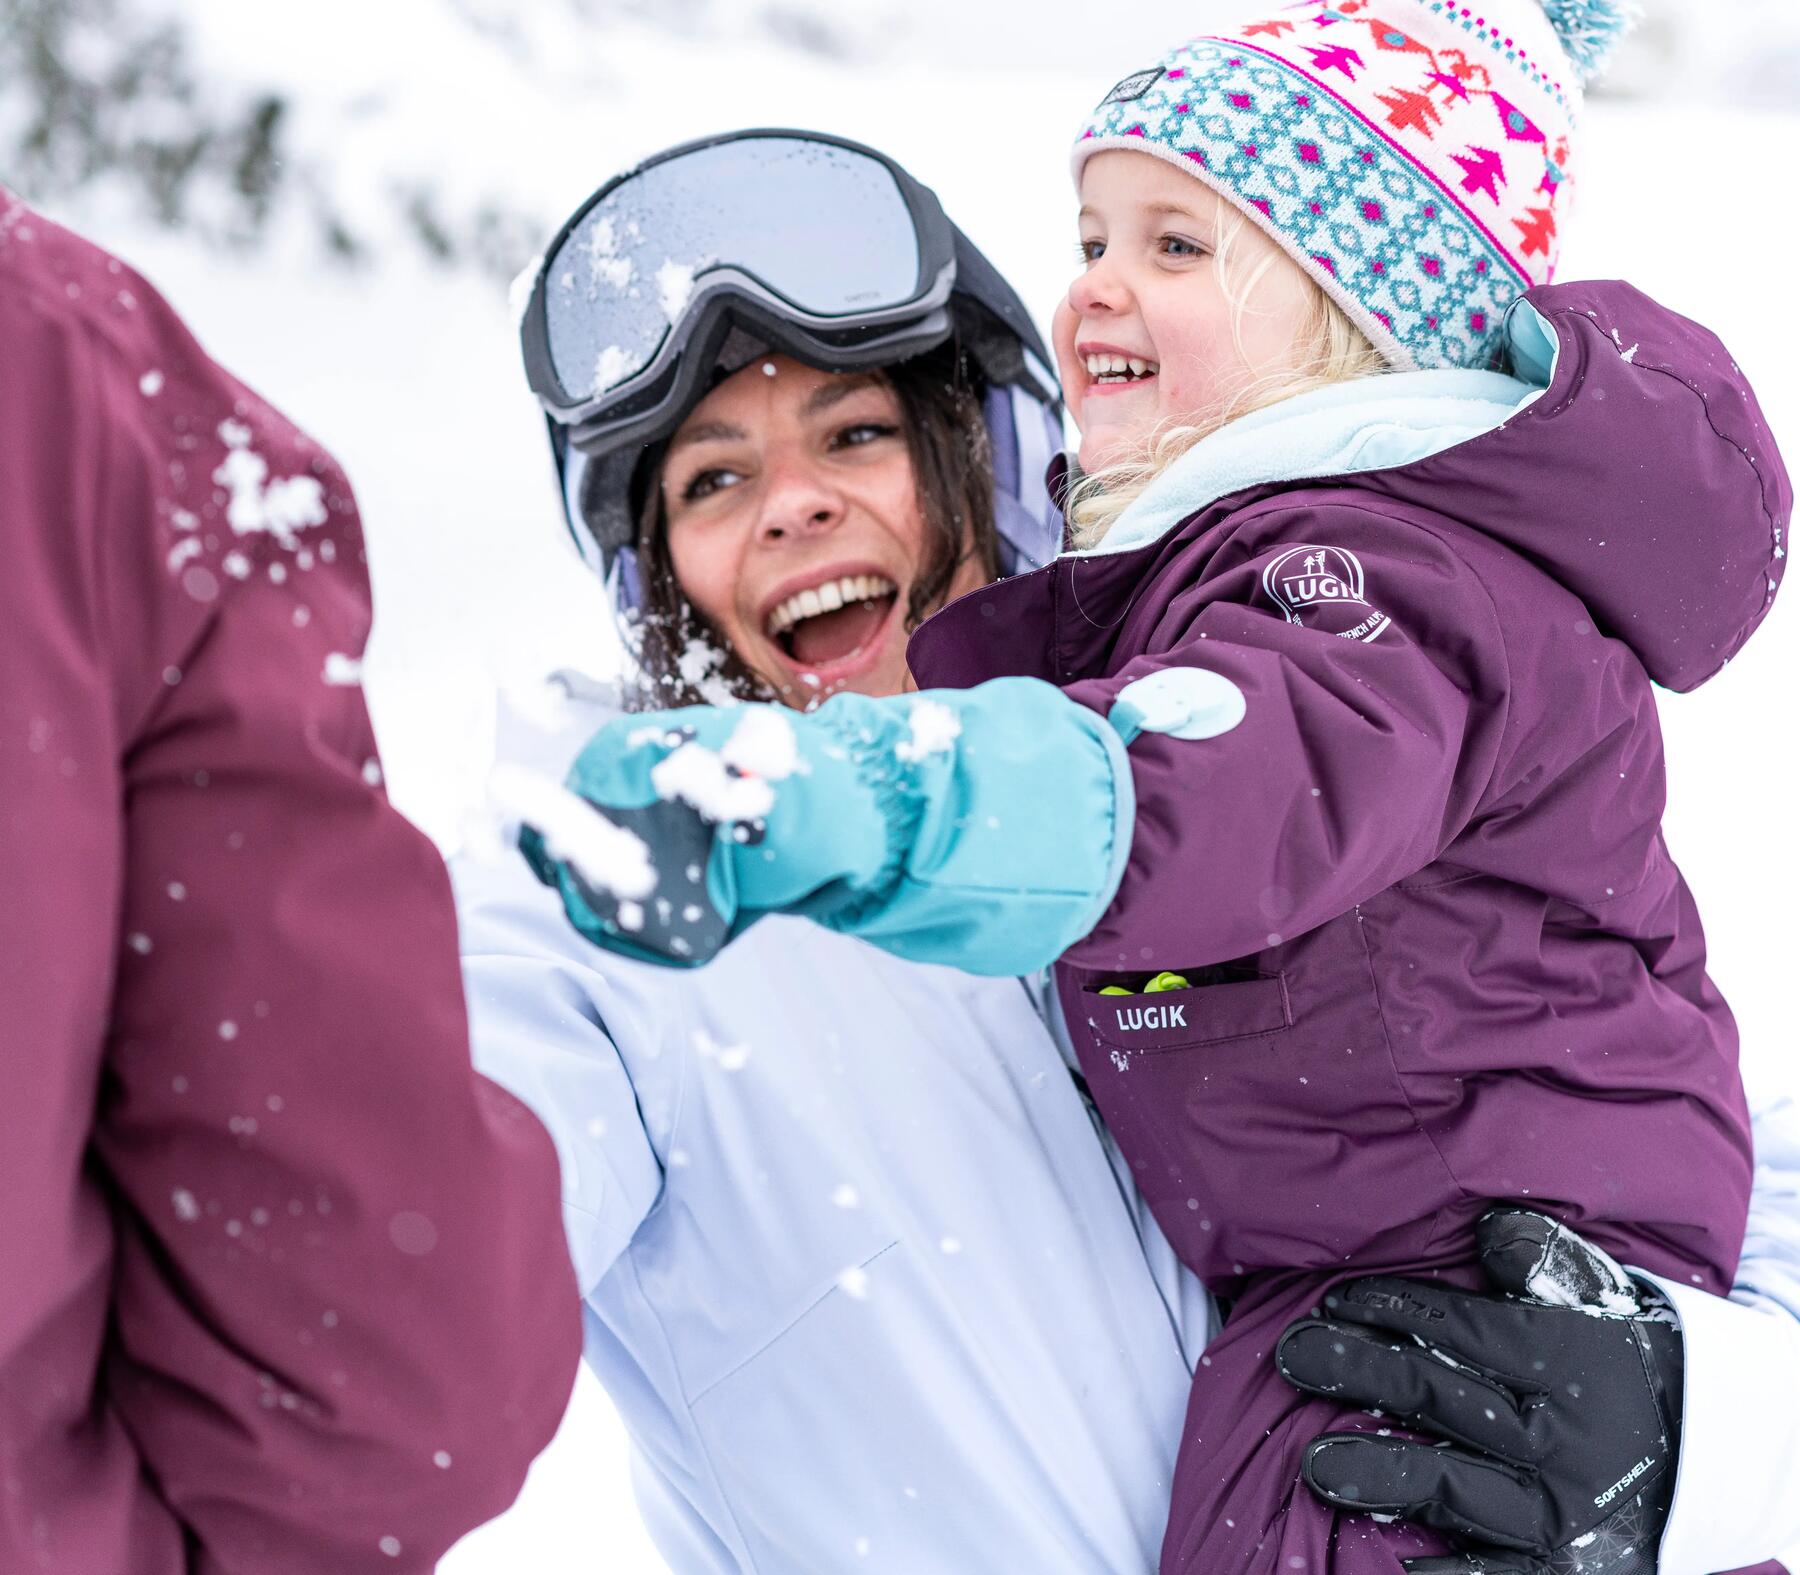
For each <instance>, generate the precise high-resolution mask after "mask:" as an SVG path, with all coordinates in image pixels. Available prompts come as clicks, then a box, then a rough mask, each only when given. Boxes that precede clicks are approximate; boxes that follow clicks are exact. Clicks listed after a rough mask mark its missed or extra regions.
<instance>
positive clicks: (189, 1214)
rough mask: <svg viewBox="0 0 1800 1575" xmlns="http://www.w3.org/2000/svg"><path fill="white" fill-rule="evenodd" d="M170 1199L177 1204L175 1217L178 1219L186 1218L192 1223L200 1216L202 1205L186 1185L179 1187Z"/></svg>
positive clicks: (185, 1219)
mask: <svg viewBox="0 0 1800 1575" xmlns="http://www.w3.org/2000/svg"><path fill="white" fill-rule="evenodd" d="M169 1201H170V1202H171V1203H172V1204H174V1206H175V1217H176V1218H177V1219H178V1220H184V1221H186V1222H187V1223H188V1224H190V1225H191V1224H192V1223H193V1222H194V1221H195V1220H197V1219H199V1218H200V1205H199V1203H198V1202H197V1201H196V1200H195V1198H194V1195H193V1193H191V1192H189V1191H188V1189H187V1188H186V1187H177V1188H176V1189H175V1191H174V1192H173V1193H172V1194H171V1195H170V1197H169Z"/></svg>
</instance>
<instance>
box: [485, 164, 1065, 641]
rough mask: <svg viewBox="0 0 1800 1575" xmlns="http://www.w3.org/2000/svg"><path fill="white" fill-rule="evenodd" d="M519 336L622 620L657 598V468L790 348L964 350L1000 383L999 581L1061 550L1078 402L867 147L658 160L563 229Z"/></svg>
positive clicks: (584, 537) (573, 516)
mask: <svg viewBox="0 0 1800 1575" xmlns="http://www.w3.org/2000/svg"><path fill="white" fill-rule="evenodd" d="M520 333H521V340H522V344H523V348H524V354H525V367H526V375H527V377H528V378H529V380H530V383H531V387H532V390H533V392H534V393H536V395H537V397H538V399H539V401H540V403H541V404H542V405H543V407H544V410H545V414H546V416H547V418H548V422H549V429H550V442H551V448H552V451H553V453H554V455H555V458H556V464H557V472H558V475H559V477H560V479H561V483H562V494H563V505H564V513H565V518H566V519H567V522H568V525H569V529H570V533H571V534H572V535H573V536H574V538H575V542H576V545H577V546H578V547H579V548H580V549H581V552H582V555H583V557H584V558H585V559H586V560H587V561H588V562H589V564H590V565H592V566H593V567H594V568H595V569H596V570H597V571H598V572H599V573H600V574H601V576H602V577H603V578H604V579H605V580H606V581H607V584H608V588H609V590H610V591H611V592H612V594H613V599H614V605H615V607H617V608H618V609H619V610H621V611H628V610H630V609H632V608H635V607H636V606H637V605H638V604H639V602H640V600H641V585H640V582H639V578H638V571H637V531H638V522H639V519H640V517H641V512H640V510H641V502H642V495H643V490H644V488H645V487H646V486H647V482H648V477H647V474H646V473H647V471H648V469H649V468H650V467H649V466H648V465H647V464H646V458H647V456H648V457H654V456H655V455H656V454H657V453H658V452H659V450H660V447H661V445H662V444H663V443H664V442H666V440H667V439H668V438H670V437H671V436H673V434H674V432H675V430H676V429H677V428H678V427H679V426H680V425H681V423H682V421H683V420H685V419H686V416H687V413H688V412H689V411H690V410H691V409H692V408H693V406H694V405H695V404H696V403H697V402H698V401H699V399H700V398H702V397H704V395H705V393H706V392H707V390H708V389H709V388H711V387H712V386H713V385H714V384H716V383H717V382H718V381H719V380H720V379H721V378H722V377H725V376H729V375H730V374H731V373H732V372H735V371H737V370H739V369H740V368H741V367H743V366H745V365H748V364H749V363H750V362H751V361H753V360H755V359H756V358H757V357H759V356H764V355H768V354H770V353H771V352H774V351H785V352H786V353H788V354H790V355H792V356H794V357H795V358H796V359H797V360H801V361H804V362H806V363H807V364H809V365H812V366H816V367H820V368H822V369H824V370H828V371H857V370H866V369H869V368H873V367H881V366H889V365H892V364H894V363H895V362H897V361H901V360H904V359H907V358H908V357H910V356H914V355H919V354H922V353H924V352H925V351H928V350H931V349H933V348H936V347H937V346H940V345H944V344H954V346H955V347H956V348H957V349H958V350H959V351H960V352H961V353H962V354H963V355H965V356H966V357H967V358H968V360H969V362H970V363H971V364H972V366H973V367H974V369H975V370H976V371H977V373H978V374H979V376H980V380H981V382H982V384H983V385H984V386H983V390H982V412H983V416H984V418H985V421H986V424H987V428H988V434H989V438H990V440H991V448H992V455H993V467H994V472H995V500H994V501H995V521H996V524H997V526H998V534H999V546H1000V554H1001V569H1002V572H1004V573H1009V574H1010V573H1017V572H1020V571H1022V570H1025V569H1029V568H1035V567H1037V566H1038V565H1040V564H1042V563H1045V562H1048V561H1049V559H1050V558H1051V557H1053V556H1054V555H1055V553H1056V550H1057V548H1058V546H1059V545H1060V543H1061V532H1062V521H1061V516H1060V514H1059V512H1058V511H1057V509H1056V507H1055V506H1054V504H1053V503H1052V501H1051V499H1050V497H1049V494H1048V492H1047V490H1046V486H1045V481H1044V476H1045V472H1046V470H1047V468H1048V466H1049V462H1050V460H1051V459H1052V458H1053V457H1054V455H1055V454H1056V453H1057V452H1058V451H1059V450H1060V448H1061V446H1062V426H1061V404H1060V399H1059V395H1058V391H1057V387H1056V380H1055V377H1054V375H1053V374H1052V373H1051V371H1050V357H1049V355H1048V353H1047V352H1046V350H1045V349H1044V345H1043V342H1042V340H1041V339H1040V338H1039V336H1038V333H1037V330H1036V329H1035V328H1034V327H1033V326H1032V322H1031V318H1030V314H1029V313H1028V312H1027V311H1026V309H1025V306H1024V304H1023V303H1022V302H1021V301H1020V300H1019V298H1018V296H1017V294H1016V293H1015V292H1014V291H1013V290H1012V288H1011V287H1010V286H1009V285H1008V284H1007V283H1006V281H1005V280H1004V279H1002V278H1001V277H1000V275H999V273H998V271H997V270H996V269H995V268H994V266H993V265H992V264H991V263H990V262H989V261H988V260H987V258H986V257H984V256H983V255H982V253H981V252H980V251H979V250H978V249H977V248H976V247H975V245H974V243H973V242H971V241H970V240H969V239H968V237H967V236H965V235H964V234H963V233H962V232H961V231H960V230H959V229H957V228H956V226H955V225H953V224H952V223H951V222H950V221H949V219H948V218H947V217H946V216H945V215H944V212H943V209H942V208H941V207H940V206H939V204H938V201H937V198H936V197H935V196H934V195H933V194H932V193H931V191H930V190H928V189H927V188H926V187H924V186H922V185H920V184H919V183H918V182H917V181H915V180H914V179H913V178H912V177H911V176H910V175H908V174H907V173H906V171H905V170H903V169H902V168H901V167H900V166H899V165H897V164H895V163H894V162H893V161H892V160H891V159H889V158H887V157H886V156H884V155H883V154H880V153H877V152H876V151H875V150H873V149H871V148H866V147H863V146H861V145H859V144H857V143H854V142H849V141H845V140H844V139H842V138H838V137H831V136H826V135H823V134H821V133H818V132H806V131H787V130H755V131H741V132H734V133H731V134H729V135H726V136H720V137H710V138H706V139H704V140H702V141H699V142H690V143H686V144H683V145H682V146H680V147H677V148H672V149H669V150H668V151H667V152H664V153H659V154H657V155H656V156H655V157H653V158H651V159H648V160H646V161H645V162H644V163H642V164H640V165H638V166H637V167H636V168H635V169H633V170H630V171H628V172H627V173H626V174H623V175H620V176H618V177H616V178H615V179H613V180H611V181H609V182H607V184H606V185H604V186H602V187H601V188H600V189H599V190H598V191H597V192H595V193H594V194H593V196H591V197H590V198H588V200H587V201H586V202H584V203H583V204H582V205H581V206H580V207H579V208H577V209H576V210H575V212H574V214H573V215H571V217H570V218H569V220H568V222H567V223H565V224H564V225H563V227H562V229H561V230H560V231H559V232H558V234H557V236H556V238H555V240H554V241H552V242H551V244H550V247H549V249H548V251H547V252H546V253H545V258H544V261H543V262H542V263H541V264H540V265H539V267H538V271H537V275H536V278H535V279H534V280H533V282H532V285H531V290H530V295H529V297H528V299H527V302H526V307H525V315H524V318H523V321H522V324H521V330H520Z"/></svg>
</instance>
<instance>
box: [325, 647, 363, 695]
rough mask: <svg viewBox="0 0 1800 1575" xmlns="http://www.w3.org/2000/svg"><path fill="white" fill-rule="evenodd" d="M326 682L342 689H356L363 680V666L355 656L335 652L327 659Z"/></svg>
mask: <svg viewBox="0 0 1800 1575" xmlns="http://www.w3.org/2000/svg"><path fill="white" fill-rule="evenodd" d="M324 678H325V682H326V683H328V684H333V685H336V686H337V687H338V688H341V689H354V688H355V687H356V686H357V685H358V684H360V683H361V682H362V679H363V664H362V662H361V660H360V659H359V658H357V657H354V656H346V655H345V654H344V653H343V652H342V651H333V652H331V653H330V655H328V656H327V657H326V658H325V672H324Z"/></svg>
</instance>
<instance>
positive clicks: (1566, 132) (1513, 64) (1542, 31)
mask: <svg viewBox="0 0 1800 1575" xmlns="http://www.w3.org/2000/svg"><path fill="white" fill-rule="evenodd" d="M1636 19H1637V11H1636V7H1635V5H1634V4H1632V3H1630V0H1470V3H1468V4H1464V3H1462V0H1302V3H1300V4H1296V5H1291V6H1288V7H1287V8H1286V9H1284V10H1281V11H1279V12H1277V13H1276V14H1274V15H1272V16H1270V17H1267V18H1265V19H1263V20H1260V21H1253V22H1247V23H1244V24H1243V25H1241V26H1238V27H1234V28H1226V29H1221V30H1220V31H1218V32H1216V33H1210V34H1203V35H1201V36H1200V37H1197V38H1192V39H1189V40H1188V41H1187V42H1186V43H1184V44H1181V45H1178V46H1177V47H1176V48H1175V49H1173V50H1171V51H1170V52H1169V53H1168V54H1167V55H1166V56H1164V58H1163V59H1162V60H1161V61H1160V62H1159V63H1158V64H1157V65H1155V66H1153V67H1151V68H1150V69H1149V70H1147V71H1140V72H1137V73H1135V74H1133V75H1132V76H1129V77H1127V78H1126V79H1125V80H1124V81H1123V82H1121V83H1119V84H1118V86H1116V87H1115V88H1114V89H1113V90H1112V92H1111V93H1109V94H1108V95H1107V96H1106V98H1105V99H1104V100H1103V101H1102V102H1101V104H1100V106H1099V108H1097V109H1096V110H1095V111H1094V113H1093V114H1092V115H1091V116H1090V117H1089V119H1088V122H1087V124H1086V126H1085V127H1084V128H1083V130H1082V134H1081V137H1080V139H1079V140H1078V141H1077V142H1076V144H1075V151H1074V172H1075V179H1076V181H1077V183H1079V181H1080V179H1081V171H1082V168H1083V166H1084V165H1085V164H1086V163H1087V160H1088V159H1089V158H1091V157H1092V156H1093V155H1094V154H1095V153H1098V152H1100V151H1102V150H1104V149H1111V148H1120V149H1131V150H1134V151H1137V152H1140V153H1148V154H1152V155H1154V156H1155V157H1158V158H1161V159H1164V160H1166V161H1167V162H1169V163H1171V164H1174V165H1175V166H1177V167H1178V168H1180V169H1185V170H1186V171H1188V173H1190V174H1191V175H1193V176H1195V177H1196V178H1197V179H1199V180H1201V181H1204V182H1205V183H1206V184H1207V185H1208V186H1210V187H1212V188H1213V189H1214V190H1215V191H1217V192H1218V193H1219V194H1220V195H1221V196H1222V197H1224V198H1225V199H1226V200H1227V201H1229V202H1231V203H1233V204H1234V205H1235V206H1236V207H1238V208H1239V209H1241V210H1242V211H1243V212H1244V213H1245V214H1247V215H1248V216H1249V217H1250V218H1251V219H1252V220H1253V221H1254V222H1255V223H1257V224H1259V225H1260V226H1261V227H1262V228H1263V229H1265V230H1266V231H1268V233H1269V234H1270V235H1271V236H1273V237H1274V238H1275V240H1276V241H1278V242H1279V243H1280V244H1281V246H1282V247H1283V248H1284V249H1285V250H1286V251H1287V252H1288V254H1289V255H1290V256H1291V257H1293V259H1294V260H1295V261H1296V262H1297V263H1299V264H1300V266H1301V267H1302V268H1304V269H1305V270H1306V272H1307V273H1308V274H1309V275H1310V276H1311V277H1312V278H1313V279H1314V280H1316V281H1317V282H1318V284H1319V285H1320V286H1321V287H1322V288H1323V289H1324V290H1325V291H1326V292H1327V293H1328V294H1329V295H1330V296H1331V297H1332V299H1334V300H1335V301H1337V302H1338V304H1339V305H1340V306H1342V307H1343V308H1344V310H1345V311H1346V312H1348V313H1349V314H1350V317H1351V320H1352V321H1353V322H1355V323H1356V325H1357V326H1358V327H1359V328H1361V329H1362V331H1363V332H1364V333H1365V334H1367V335H1368V337H1369V339H1370V341H1371V342H1372V343H1373V344H1374V345H1375V346H1376V348H1377V349H1378V350H1380V351H1381V353H1382V354H1383V355H1384V356H1385V357H1386V358H1387V359H1388V361H1389V362H1390V363H1392V364H1393V365H1394V366H1396V367H1399V368H1402V369H1406V370H1417V369H1425V368H1436V367H1488V366H1494V365H1497V364H1498V362H1499V359H1500V353H1501V345H1502V329H1503V324H1504V320H1505V316H1506V311H1507V308H1508V307H1510V306H1511V305H1512V303H1513V302H1514V301H1515V300H1516V299H1517V298H1518V297H1519V296H1520V295H1522V294H1524V292H1525V291H1526V290H1528V289H1530V288H1532V287H1533V286H1535V285H1540V284H1548V283H1549V282H1550V281H1551V280H1552V278H1554V276H1555V273H1556V262H1557V257H1558V254H1559V252H1560V248H1561V232H1562V228H1563V226H1564V224H1565V223H1566V221H1567V218H1568V212H1569V204H1570V200H1571V197H1572V195H1573V190H1574V185H1575V180H1574V160H1573V151H1574V146H1575V142H1576V129H1577V123H1578V120H1579V117H1580V113H1581V107H1582V97H1581V95H1582V87H1583V85H1584V84H1585V83H1587V82H1588V81H1591V80H1592V79H1593V77H1594V76H1595V75H1597V74H1598V73H1599V71H1600V70H1601V69H1602V67H1603V66H1604V64H1605V62H1606V59H1607V57H1608V56H1609V55H1610V54H1611V52H1612V49H1613V47H1614V46H1615V45H1616V44H1617V43H1618V41H1619V40H1620V39H1621V38H1622V37H1623V36H1624V35H1625V33H1626V32H1627V31H1628V30H1629V29H1630V27H1631V25H1632V24H1633V22H1635V20H1636Z"/></svg>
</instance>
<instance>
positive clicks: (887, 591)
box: [763, 574, 900, 679]
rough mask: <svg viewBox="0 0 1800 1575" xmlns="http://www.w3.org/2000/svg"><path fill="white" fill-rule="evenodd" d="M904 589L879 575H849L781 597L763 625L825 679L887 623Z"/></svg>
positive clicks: (799, 662)
mask: <svg viewBox="0 0 1800 1575" xmlns="http://www.w3.org/2000/svg"><path fill="white" fill-rule="evenodd" d="M899 597H900V588H899V586H897V585H896V584H895V583H894V582H893V581H892V580H890V579H888V578H887V577H886V576H885V575H881V574H846V575H842V576H840V577H839V578H837V579H834V580H826V581H825V582H824V583H822V584H819V585H814V586H809V587H808V588H807V589H806V590H803V591H797V592H795V593H794V594H793V595H792V596H789V597H787V598H786V599H784V600H783V601H780V602H778V603H777V604H776V605H775V606H774V607H773V608H771V609H770V610H769V613H768V615H767V616H766V617H765V618H764V620H763V629H764V632H765V633H766V634H767V635H768V637H769V638H770V639H771V640H772V641H774V643H775V645H776V646H777V648H778V649H779V650H780V651H781V653H782V654H783V655H784V656H786V657H787V658H788V660H789V661H790V662H792V663H793V664H794V666H796V667H798V668H800V669H801V670H803V671H805V672H811V673H816V674H818V675H819V676H820V677H821V679H823V678H826V677H832V676H837V675H836V674H833V673H832V672H831V669H833V668H840V667H843V666H844V665H846V664H848V663H851V662H854V661H855V659H856V658H857V657H858V656H860V655H862V654H863V652H865V651H867V650H868V649H870V648H871V647H872V646H873V645H874V644H875V643H876V641H877V639H878V637H879V636H880V635H881V633H882V632H883V630H884V629H885V628H886V626H887V623H888V620H889V618H890V617H891V616H892V615H893V612H894V610H895V607H896V605H897V604H898V602H899Z"/></svg>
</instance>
